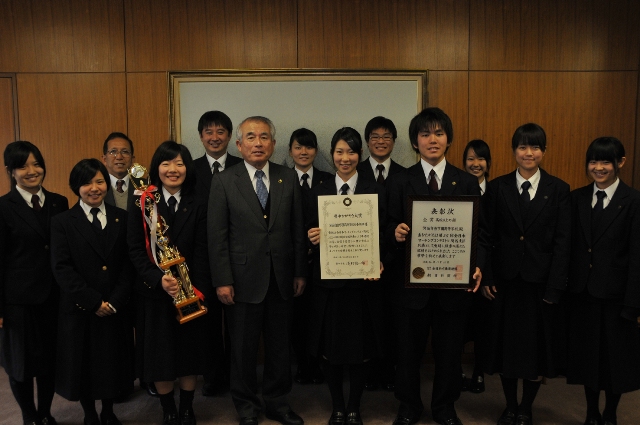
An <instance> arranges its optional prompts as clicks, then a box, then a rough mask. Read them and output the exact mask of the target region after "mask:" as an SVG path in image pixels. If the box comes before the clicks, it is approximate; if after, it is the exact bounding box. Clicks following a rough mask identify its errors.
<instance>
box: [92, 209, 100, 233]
mask: <svg viewBox="0 0 640 425" xmlns="http://www.w3.org/2000/svg"><path fill="white" fill-rule="evenodd" d="M99 212H100V208H91V215H93V221H92V222H91V225H92V226H93V227H95V228H96V229H98V230H102V223H100V220H99V219H98V213H99Z"/></svg>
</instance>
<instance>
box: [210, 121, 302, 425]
mask: <svg viewBox="0 0 640 425" xmlns="http://www.w3.org/2000/svg"><path fill="white" fill-rule="evenodd" d="M274 136H275V128H274V126H273V123H272V122H271V121H270V120H269V119H267V118H264V117H250V118H247V119H245V120H244V121H243V122H242V123H241V124H240V126H239V127H238V131H237V141H236V145H237V146H238V150H239V151H240V153H241V154H242V157H243V158H244V163H243V164H239V165H237V166H235V167H233V169H231V170H228V171H227V172H225V173H219V174H216V175H215V176H214V177H213V180H212V182H211V194H210V196H209V208H208V226H207V227H208V237H209V257H210V260H211V261H210V265H211V271H212V275H214V277H213V285H214V286H215V287H216V292H217V295H218V298H219V299H220V301H221V302H222V303H223V304H224V305H225V313H226V315H227V317H228V320H229V333H230V336H231V395H232V398H233V402H234V404H235V406H236V410H237V411H238V414H239V416H240V418H241V419H240V424H241V425H256V424H257V423H258V415H259V414H260V412H261V410H262V407H261V403H260V400H259V399H258V397H257V394H256V393H257V390H258V388H257V377H256V363H257V352H258V345H259V342H260V334H261V333H264V357H265V358H264V375H263V386H262V388H263V389H262V397H263V399H264V401H265V404H266V417H267V418H269V419H271V420H275V421H277V422H280V423H282V424H287V425H288V424H291V425H299V424H302V423H304V422H303V420H302V418H300V417H299V416H298V415H296V414H295V413H294V412H293V411H292V410H291V408H290V407H289V404H288V402H287V400H286V396H287V394H288V393H289V392H290V391H291V365H290V361H289V342H290V341H289V329H290V326H291V310H292V304H293V297H294V296H299V295H300V294H302V292H303V291H304V286H305V283H306V278H305V277H306V275H307V254H306V253H307V251H306V244H305V234H304V223H303V217H302V202H301V199H300V198H301V196H302V195H301V190H300V185H299V184H298V179H297V176H296V173H295V172H294V171H293V170H291V169H289V168H286V167H283V166H281V165H277V164H274V163H272V162H269V158H270V157H271V155H272V154H273V150H274V148H275V139H274Z"/></svg>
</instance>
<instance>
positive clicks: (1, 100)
mask: <svg viewBox="0 0 640 425" xmlns="http://www.w3.org/2000/svg"><path fill="white" fill-rule="evenodd" d="M13 105H14V104H13V80H12V79H11V78H10V77H2V76H0V152H4V149H5V147H6V146H7V145H8V144H9V143H11V142H13V141H15V140H16V132H15V113H14V110H13ZM0 161H2V172H0V195H4V194H5V193H7V192H8V191H9V189H10V186H11V185H10V183H9V177H8V176H7V173H6V172H5V171H4V161H3V160H0Z"/></svg>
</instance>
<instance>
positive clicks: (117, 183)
mask: <svg viewBox="0 0 640 425" xmlns="http://www.w3.org/2000/svg"><path fill="white" fill-rule="evenodd" d="M123 184H124V180H118V181H117V182H116V190H117V191H118V193H124V190H123V189H122V185H123Z"/></svg>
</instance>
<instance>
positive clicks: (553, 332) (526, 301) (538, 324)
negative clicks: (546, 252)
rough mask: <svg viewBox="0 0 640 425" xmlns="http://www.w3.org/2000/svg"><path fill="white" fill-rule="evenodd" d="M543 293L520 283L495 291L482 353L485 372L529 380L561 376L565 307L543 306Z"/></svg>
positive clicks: (537, 287)
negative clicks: (484, 347) (485, 344)
mask: <svg viewBox="0 0 640 425" xmlns="http://www.w3.org/2000/svg"><path fill="white" fill-rule="evenodd" d="M545 290H546V287H545V286H544V285H540V284H534V283H528V282H525V281H523V280H521V279H514V280H510V281H508V282H506V283H505V284H503V285H501V286H500V287H498V292H497V293H496V298H495V299H494V300H493V301H492V307H491V318H490V321H491V322H490V323H491V324H490V326H489V327H488V329H487V336H486V343H487V346H486V350H484V349H483V350H482V351H483V353H482V354H483V357H484V358H483V361H482V364H483V366H484V368H485V372H487V373H489V374H493V373H502V374H503V375H504V376H505V377H507V378H521V379H529V380H536V379H538V377H539V376H545V377H548V378H554V377H556V376H558V375H560V374H563V373H564V369H565V364H566V354H565V350H566V338H565V329H566V326H565V317H564V307H563V305H562V304H547V303H546V302H544V301H543V299H544V293H545Z"/></svg>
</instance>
